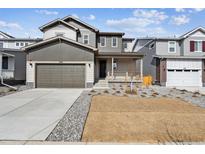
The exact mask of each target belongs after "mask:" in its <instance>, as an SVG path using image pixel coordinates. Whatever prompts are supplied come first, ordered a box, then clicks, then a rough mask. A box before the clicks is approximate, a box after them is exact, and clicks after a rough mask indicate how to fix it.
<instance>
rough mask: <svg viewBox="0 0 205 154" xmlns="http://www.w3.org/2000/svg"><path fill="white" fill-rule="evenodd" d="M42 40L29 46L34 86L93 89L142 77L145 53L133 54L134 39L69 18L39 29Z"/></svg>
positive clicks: (30, 80)
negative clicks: (104, 83) (101, 81)
mask: <svg viewBox="0 0 205 154" xmlns="http://www.w3.org/2000/svg"><path fill="white" fill-rule="evenodd" d="M40 30H41V31H42V32H43V41H41V42H38V43H35V44H32V45H28V46H27V47H24V48H23V50H24V51H25V52H26V53H27V78H26V82H27V84H28V85H30V86H32V87H51V88H53V87H58V88H63V87H74V88H75V87H76V88H77V87H92V86H93V84H94V83H95V82H97V81H98V80H99V79H105V80H106V81H109V82H119V81H123V82H125V81H127V82H129V81H131V80H132V81H135V82H137V81H138V80H141V78H142V73H141V72H142V71H141V70H142V54H140V53H136V52H135V53H134V52H132V46H133V44H134V39H133V38H124V37H123V36H124V33H121V32H101V31H99V30H98V29H97V28H95V27H93V26H91V25H89V24H87V23H85V22H83V21H81V20H79V19H77V18H75V17H72V16H67V17H64V18H62V19H56V20H54V21H51V22H49V23H47V24H45V25H43V26H41V27H40Z"/></svg>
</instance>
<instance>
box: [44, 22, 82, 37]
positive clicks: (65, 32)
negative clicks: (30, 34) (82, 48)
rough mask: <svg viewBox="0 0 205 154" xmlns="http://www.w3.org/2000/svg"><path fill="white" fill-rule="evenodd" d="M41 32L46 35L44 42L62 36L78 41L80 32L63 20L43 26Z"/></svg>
mask: <svg viewBox="0 0 205 154" xmlns="http://www.w3.org/2000/svg"><path fill="white" fill-rule="evenodd" d="M40 30H41V31H42V32H43V33H44V34H43V39H44V40H46V39H49V38H53V37H56V36H61V37H65V38H69V39H72V40H75V41H77V33H78V32H79V29H78V28H76V27H75V26H73V25H71V24H69V23H67V22H65V21H63V20H61V19H56V20H54V21H51V22H49V23H48V24H45V25H43V26H41V27H40Z"/></svg>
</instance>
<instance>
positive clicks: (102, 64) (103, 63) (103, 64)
mask: <svg viewBox="0 0 205 154" xmlns="http://www.w3.org/2000/svg"><path fill="white" fill-rule="evenodd" d="M105 77H106V60H100V78H105Z"/></svg>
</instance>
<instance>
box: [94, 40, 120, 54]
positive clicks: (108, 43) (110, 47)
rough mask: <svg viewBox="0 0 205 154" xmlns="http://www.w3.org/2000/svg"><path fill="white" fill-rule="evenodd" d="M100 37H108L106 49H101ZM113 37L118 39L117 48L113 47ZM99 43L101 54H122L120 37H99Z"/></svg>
mask: <svg viewBox="0 0 205 154" xmlns="http://www.w3.org/2000/svg"><path fill="white" fill-rule="evenodd" d="M100 37H106V47H100ZM112 37H117V40H118V46H117V47H112V44H111V43H112ZM97 43H98V49H99V52H122V37H120V36H99V37H98V42H97Z"/></svg>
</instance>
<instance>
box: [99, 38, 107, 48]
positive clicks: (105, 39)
mask: <svg viewBox="0 0 205 154" xmlns="http://www.w3.org/2000/svg"><path fill="white" fill-rule="evenodd" d="M101 38H104V39H105V45H104V46H102V44H101V42H100V47H106V37H101Z"/></svg>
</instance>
